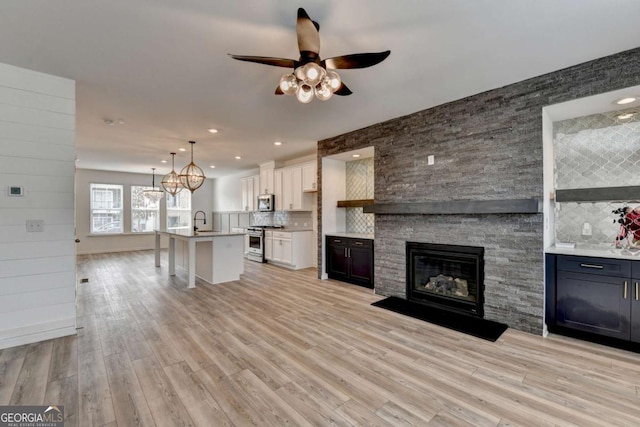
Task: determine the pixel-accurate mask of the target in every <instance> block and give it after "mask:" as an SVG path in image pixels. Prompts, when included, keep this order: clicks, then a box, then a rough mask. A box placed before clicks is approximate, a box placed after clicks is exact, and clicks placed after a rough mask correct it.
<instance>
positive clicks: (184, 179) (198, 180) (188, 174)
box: [178, 141, 206, 193]
mask: <svg viewBox="0 0 640 427" xmlns="http://www.w3.org/2000/svg"><path fill="white" fill-rule="evenodd" d="M189 144H191V163H189V164H188V165H187V166H185V167H183V168H182V170H181V171H180V175H178V176H179V177H180V183H181V184H182V186H183V187H184V188H187V189H189V191H191V192H192V193H193V192H194V191H196V190H197V189H198V188H200V187H201V186H202V184H204V180H205V178H206V177H205V176H204V172H203V171H202V169H201V168H200V167H199V166H198V165H196V164H195V163H193V146H194V145H195V144H196V142H195V141H189Z"/></svg>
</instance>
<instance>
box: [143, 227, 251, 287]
mask: <svg viewBox="0 0 640 427" xmlns="http://www.w3.org/2000/svg"><path fill="white" fill-rule="evenodd" d="M155 233H156V253H155V255H156V260H155V261H156V267H160V237H161V236H162V235H166V236H168V237H169V275H170V276H175V275H176V263H177V264H178V265H179V266H181V267H182V268H184V269H185V270H187V273H188V286H189V287H190V288H195V286H196V276H198V277H199V278H200V279H202V280H204V281H205V282H207V283H211V284H216V283H223V282H230V281H232V280H238V279H240V274H242V273H244V233H224V232H216V231H207V232H202V231H199V232H193V231H186V230H176V231H158V230H156V232H155ZM176 253H177V254H178V256H176Z"/></svg>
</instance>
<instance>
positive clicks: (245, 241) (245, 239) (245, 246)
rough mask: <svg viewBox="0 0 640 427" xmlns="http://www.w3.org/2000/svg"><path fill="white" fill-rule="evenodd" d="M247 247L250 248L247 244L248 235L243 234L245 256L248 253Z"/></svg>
mask: <svg viewBox="0 0 640 427" xmlns="http://www.w3.org/2000/svg"><path fill="white" fill-rule="evenodd" d="M249 246H251V245H250V244H249V235H248V234H245V235H244V255H245V256H247V254H248V253H249Z"/></svg>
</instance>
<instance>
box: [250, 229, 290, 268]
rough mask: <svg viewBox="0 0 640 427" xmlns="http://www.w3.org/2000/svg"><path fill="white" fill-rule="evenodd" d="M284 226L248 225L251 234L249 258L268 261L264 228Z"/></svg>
mask: <svg viewBox="0 0 640 427" xmlns="http://www.w3.org/2000/svg"><path fill="white" fill-rule="evenodd" d="M265 228H282V226H281V225H251V226H249V227H247V236H249V250H248V254H247V258H248V259H250V260H251V261H256V262H267V260H266V259H265V257H264V255H265V254H264V229H265Z"/></svg>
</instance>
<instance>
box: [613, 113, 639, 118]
mask: <svg viewBox="0 0 640 427" xmlns="http://www.w3.org/2000/svg"><path fill="white" fill-rule="evenodd" d="M635 115H636V113H622V114H618V116H617V117H618V119H620V120H627V119H630V118H631V117H633V116H635Z"/></svg>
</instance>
